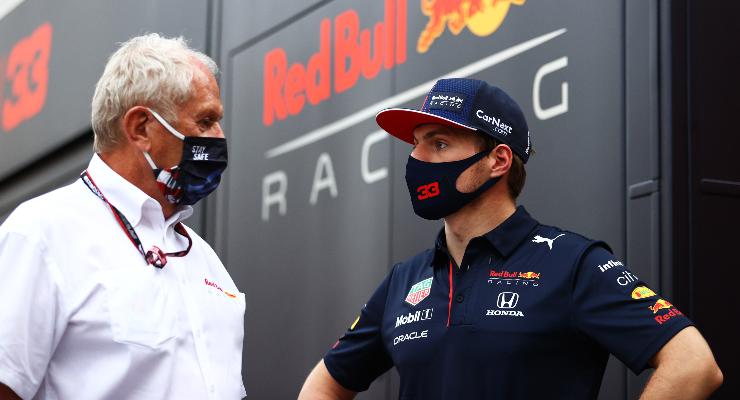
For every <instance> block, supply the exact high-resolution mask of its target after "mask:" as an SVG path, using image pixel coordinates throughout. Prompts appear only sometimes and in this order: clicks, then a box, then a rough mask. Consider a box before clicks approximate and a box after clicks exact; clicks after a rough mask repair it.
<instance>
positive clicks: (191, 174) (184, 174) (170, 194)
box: [144, 109, 228, 205]
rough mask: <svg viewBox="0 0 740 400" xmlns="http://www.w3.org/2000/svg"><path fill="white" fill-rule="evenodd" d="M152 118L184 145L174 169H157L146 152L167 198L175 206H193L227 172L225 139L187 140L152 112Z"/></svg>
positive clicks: (208, 192) (214, 187) (146, 156)
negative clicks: (180, 157)
mask: <svg viewBox="0 0 740 400" xmlns="http://www.w3.org/2000/svg"><path fill="white" fill-rule="evenodd" d="M149 111H150V112H151V113H152V115H154V117H155V118H156V119H157V121H159V123H161V124H162V126H164V127H165V129H167V131H169V132H170V133H171V134H173V135H175V136H176V137H177V138H178V139H180V140H182V141H183V146H182V159H181V160H180V163H179V164H178V165H176V166H174V167H171V168H158V167H157V166H156V164H154V161H153V160H152V158H151V156H149V153H146V152H144V157H145V158H146V160H147V162H149V165H150V166H151V167H152V170H153V172H154V177H155V179H156V180H157V185H158V186H159V189H160V190H161V191H162V193H164V197H165V198H166V199H167V201H168V202H170V203H172V204H184V205H193V204H195V203H197V202H198V201H199V200H200V199H202V198H204V197H206V196H208V195H209V194H210V193H211V192H213V191H214V190H216V188H217V187H218V184H219V183H220V182H221V174H222V173H223V172H224V170H225V169H226V165H227V161H228V154H227V151H226V139H224V138H213V137H195V136H185V135H183V134H182V133H180V132H178V131H177V130H176V129H175V128H173V127H172V126H171V125H170V124H169V123H167V121H165V119H164V118H162V117H161V116H160V115H159V114H157V113H156V112H155V111H153V110H151V109H150V110H149Z"/></svg>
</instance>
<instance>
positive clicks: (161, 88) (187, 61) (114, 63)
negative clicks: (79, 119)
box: [92, 33, 218, 152]
mask: <svg viewBox="0 0 740 400" xmlns="http://www.w3.org/2000/svg"><path fill="white" fill-rule="evenodd" d="M193 59H195V60H197V61H200V62H201V63H203V64H204V65H205V66H206V67H207V68H208V69H209V70H210V71H211V73H213V75H216V74H218V66H217V65H216V63H215V62H214V61H213V60H212V59H211V58H210V57H208V56H207V55H205V54H203V53H201V52H199V51H197V50H194V49H192V48H190V47H189V46H188V44H187V42H186V41H185V39H184V38H183V37H182V36H181V37H176V38H166V37H163V36H160V35H159V34H156V33H150V34H146V35H142V36H137V37H134V38H131V39H129V40H128V41H126V42H124V43H121V47H120V48H119V49H118V50H117V51H116V52H115V53H113V55H111V57H110V59H109V60H108V63H107V64H106V65H105V70H104V71H103V75H102V76H101V77H100V80H98V83H97V85H96V86H95V94H94V95H93V98H92V129H93V132H94V134H95V143H94V149H95V151H96V152H101V151H107V150H110V149H111V148H113V147H115V146H116V145H117V144H118V143H119V142H120V140H121V133H120V129H119V126H118V124H119V122H120V119H121V118H122V117H123V116H124V115H125V114H126V112H127V111H128V110H129V109H131V107H134V106H137V105H142V106H147V107H151V108H153V109H155V110H156V111H157V112H158V113H160V114H161V115H162V116H163V117H164V118H165V119H167V120H169V121H171V122H175V121H176V118H177V114H176V106H177V105H180V104H182V103H184V102H186V101H188V100H189V99H190V96H191V94H192V93H191V88H192V85H191V84H192V80H193V76H194V74H195V71H196V65H195V64H194V63H193Z"/></svg>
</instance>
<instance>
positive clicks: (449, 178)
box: [406, 150, 501, 220]
mask: <svg viewBox="0 0 740 400" xmlns="http://www.w3.org/2000/svg"><path fill="white" fill-rule="evenodd" d="M490 152H491V151H490V150H486V151H482V152H480V153H478V154H475V155H473V156H471V157H468V158H466V159H463V160H459V161H452V162H442V163H430V162H425V161H419V160H417V159H415V158H413V157H411V156H409V160H408V162H407V163H406V185H407V186H408V188H409V194H410V195H411V204H412V205H413V206H414V212H415V213H416V215H418V216H420V217H422V218H424V219H431V220H435V219H440V218H444V217H446V216H448V215H450V214H452V213H454V212H456V211H457V210H459V209H461V208H462V207H463V206H465V205H466V204H468V203H470V202H471V201H472V200H473V199H475V198H476V197H478V196H480V195H481V194H482V193H483V192H485V191H486V190H488V188H490V187H491V186H493V185H495V184H496V182H498V180H499V179H501V177H495V178H491V179H489V180H488V181H486V182H485V183H484V184H482V185H481V186H480V187H479V188H478V189H476V190H475V191H473V192H470V193H462V192H460V191H458V190H457V188H456V187H455V183H456V182H457V178H459V177H460V175H461V174H462V173H463V172H464V171H465V170H466V169H468V168H470V166H472V165H473V164H475V163H476V162H478V161H479V160H481V159H482V158H483V157H485V156H486V155H487V154H488V153H490Z"/></svg>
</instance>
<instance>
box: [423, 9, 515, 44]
mask: <svg viewBox="0 0 740 400" xmlns="http://www.w3.org/2000/svg"><path fill="white" fill-rule="evenodd" d="M525 1H526V0H421V12H422V13H424V15H426V16H428V17H429V22H428V23H427V26H426V27H425V28H424V31H422V32H421V35H419V41H418V43H417V45H416V50H417V51H418V52H419V53H426V52H427V50H429V47H430V46H431V45H432V43H433V42H434V40H435V39H437V38H438V37H439V36H440V35H441V34H442V33H443V32H444V30H445V24H446V25H447V28H449V30H450V32H452V34H453V35H458V34H460V32H462V30H463V28H464V27H466V26H467V27H468V30H470V32H472V33H473V34H474V35H476V36H481V37H482V36H488V35H490V34H492V33H493V32H495V31H496V29H498V27H499V26H501V23H502V22H504V19H505V18H506V14H507V13H508V12H509V6H511V5H512V4H515V5H518V6H521V5H522V4H524V2H525Z"/></svg>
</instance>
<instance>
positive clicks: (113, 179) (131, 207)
mask: <svg viewBox="0 0 740 400" xmlns="http://www.w3.org/2000/svg"><path fill="white" fill-rule="evenodd" d="M87 172H88V174H90V177H92V180H93V181H94V182H95V185H97V186H98V188H99V189H100V191H101V192H102V193H103V195H104V196H105V198H106V199H107V200H108V201H109V202H110V203H111V204H112V205H113V206H114V207H116V208H117V209H118V211H120V212H121V213H123V215H124V216H126V219H128V221H129V222H130V223H131V225H133V226H134V227H136V226H137V225H138V224H139V223H140V222H141V220H142V217H143V216H144V214H145V213H146V216H147V217H148V218H155V216H158V217H159V218H160V219H161V218H164V217H163V214H162V206H161V205H160V204H159V203H158V202H157V201H156V200H154V199H153V198H151V197H149V195H147V194H146V193H144V192H143V191H142V190H141V189H139V188H138V187H136V186H134V185H133V184H132V183H131V182H129V181H127V180H126V179H124V178H123V177H122V176H121V175H118V173H117V172H116V171H114V170H113V169H111V167H109V166H108V164H106V163H105V162H104V161H103V160H102V159H101V158H100V156H99V155H98V154H94V155H93V157H92V160H90V164H89V165H88V167H87ZM192 214H193V209H192V207H190V206H181V207H179V208H178V210H177V211H175V213H174V214H173V215H172V216H170V218H168V219H167V221H166V225H171V224H175V223H177V222H180V221H182V220H184V219H186V218H188V217H189V216H190V215H192Z"/></svg>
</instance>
